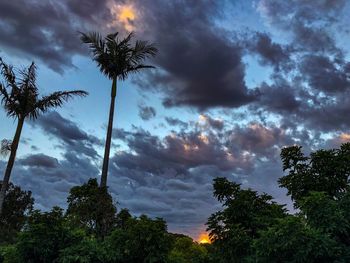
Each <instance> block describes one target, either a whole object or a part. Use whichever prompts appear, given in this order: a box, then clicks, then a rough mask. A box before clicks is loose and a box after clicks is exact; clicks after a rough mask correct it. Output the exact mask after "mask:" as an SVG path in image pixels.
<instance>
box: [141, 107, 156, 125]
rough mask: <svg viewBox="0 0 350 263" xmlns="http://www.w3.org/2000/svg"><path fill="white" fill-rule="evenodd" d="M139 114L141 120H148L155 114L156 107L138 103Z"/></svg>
mask: <svg viewBox="0 0 350 263" xmlns="http://www.w3.org/2000/svg"><path fill="white" fill-rule="evenodd" d="M138 106H139V116H140V118H141V119H142V120H144V121H148V120H150V119H152V118H154V117H155V116H156V114H157V113H156V109H155V108H153V107H151V106H145V105H138Z"/></svg>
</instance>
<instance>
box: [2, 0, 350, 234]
mask: <svg viewBox="0 0 350 263" xmlns="http://www.w3.org/2000/svg"><path fill="white" fill-rule="evenodd" d="M349 15H350V4H349V2H348V1H346V0H290V1H277V0H241V1H240V0H231V1H228V0H227V1H225V0H222V1H217V0H201V1H200V0H187V1H185V0H173V1H163V0H130V1H127V0H125V1H122V0H120V1H118V0H84V1H81V0H62V1H53V0H52V1H50V0H42V1H37V0H12V1H0V56H1V57H2V58H3V59H4V60H5V61H6V62H9V63H11V64H14V65H15V66H18V67H24V66H26V65H28V64H29V63H30V62H31V61H33V60H34V61H35V62H36V63H37V65H38V68H39V69H38V84H39V88H40V90H41V92H42V93H43V94H48V93H50V92H52V91H55V90H69V89H84V90H86V91H88V92H89V93H90V95H89V96H88V97H87V98H84V99H75V100H74V101H71V102H70V103H68V104H67V105H66V107H64V108H63V109H58V110H57V111H52V112H49V113H47V114H46V115H44V116H42V117H40V118H39V119H38V120H37V121H36V122H35V123H33V122H27V123H25V128H24V130H23V135H22V140H21V144H20V147H19V152H18V158H17V161H16V164H15V168H14V172H13V175H12V180H13V181H14V182H15V183H16V184H19V185H21V186H22V187H23V188H24V189H27V190H31V191H32V192H33V195H34V197H35V199H36V207H37V208H39V209H50V208H51V207H52V206H54V205H59V206H62V207H65V205H66V204H65V202H66V197H67V192H68V191H69V189H70V188H71V187H72V186H75V185H78V184H82V183H84V182H86V181H87V180H88V179H89V178H95V177H99V174H100V170H101V160H102V154H103V145H104V139H105V130H106V124H107V118H108V109H109V98H110V97H109V94H110V86H111V83H110V81H109V80H107V79H106V78H105V77H104V76H103V75H102V74H100V72H99V71H98V69H97V68H96V66H95V64H94V63H93V62H92V61H91V59H90V58H89V54H88V51H87V49H86V48H85V47H84V46H82V45H81V43H80V42H79V38H78V34H77V32H78V31H83V32H86V31H99V32H101V33H102V34H106V33H110V32H115V31H119V32H120V34H121V35H125V34H126V33H127V32H129V31H131V30H132V31H135V33H136V36H137V37H138V38H140V39H144V40H149V41H151V42H155V43H156V45H157V47H158V49H159V53H158V55H157V57H156V58H155V59H153V60H151V61H149V63H151V64H153V65H154V66H156V69H155V70H152V71H148V72H144V73H143V74H139V75H137V76H133V77H132V78H130V79H128V80H127V81H126V82H122V83H119V86H118V97H117V106H116V115H115V125H114V134H113V148H112V151H111V166H110V171H109V178H108V184H109V190H110V191H111V193H112V194H113V197H114V198H115V201H116V202H118V207H119V208H121V207H126V208H129V209H130V210H131V211H132V212H133V213H134V214H135V215H140V214H142V213H145V214H148V215H150V216H152V217H155V216H158V217H163V218H165V219H166V220H167V222H168V224H169V230H171V231H176V232H181V233H185V234H189V235H191V236H192V237H194V238H197V237H198V235H199V234H200V233H201V232H203V230H204V229H205V226H204V223H205V222H206V219H207V218H208V216H209V215H210V214H211V213H212V212H213V211H216V210H218V209H220V205H219V204H218V203H217V202H216V201H215V200H214V198H213V197H212V180H213V178H215V177H217V176H226V177H228V178H229V179H231V180H234V181H236V182H240V183H242V185H243V186H244V187H251V188H254V189H256V190H258V191H261V192H267V193H269V194H271V195H272V196H273V197H274V198H275V199H276V200H277V201H278V202H283V203H287V204H289V203H290V202H289V200H288V198H287V197H286V195H285V191H284V190H283V189H281V188H279V187H278V185H277V179H278V178H279V177H280V176H281V175H283V172H282V169H281V163H280V160H279V153H280V149H281V148H282V147H283V146H287V145H292V144H299V145H303V147H304V149H305V152H310V151H312V150H315V149H318V148H321V147H323V148H329V147H337V146H339V144H340V143H342V142H345V141H347V140H349V139H350V116H349V112H350V62H349V61H350V56H349V51H350V45H349V43H350V31H349V20H348V18H349ZM0 123H1V126H0V139H4V138H6V139H11V138H12V136H13V134H14V131H15V124H16V123H15V121H14V120H13V119H8V118H7V117H6V114H5V112H4V111H3V110H0ZM5 164H6V159H2V160H0V172H1V173H3V172H4V167H5ZM289 207H290V205H289Z"/></svg>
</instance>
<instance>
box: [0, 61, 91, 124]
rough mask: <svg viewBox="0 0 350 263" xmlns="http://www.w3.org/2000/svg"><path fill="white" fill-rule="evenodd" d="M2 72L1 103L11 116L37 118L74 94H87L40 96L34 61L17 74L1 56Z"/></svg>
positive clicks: (68, 93) (59, 92)
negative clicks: (3, 82) (3, 81)
mask: <svg viewBox="0 0 350 263" xmlns="http://www.w3.org/2000/svg"><path fill="white" fill-rule="evenodd" d="M0 68H1V74H2V76H3V78H4V80H5V84H1V83H0V96H1V97H2V100H1V103H2V104H3V106H4V108H5V111H6V113H7V115H8V116H9V117H14V118H23V119H24V118H27V117H29V118H31V119H36V118H37V117H38V115H40V114H41V113H45V112H46V111H47V110H49V109H50V108H55V107H60V106H62V105H63V103H64V102H65V101H67V100H68V99H70V98H71V97H73V96H86V95H87V92H85V91H82V90H75V91H58V92H54V93H52V94H50V95H48V96H43V97H39V90H38V87H37V85H36V77H37V76H36V65H35V64H34V62H33V63H32V64H31V65H30V66H29V67H28V68H27V69H23V70H20V71H19V77H17V76H16V74H15V71H14V68H13V67H12V66H11V65H8V64H6V63H5V62H3V60H2V59H1V58H0Z"/></svg>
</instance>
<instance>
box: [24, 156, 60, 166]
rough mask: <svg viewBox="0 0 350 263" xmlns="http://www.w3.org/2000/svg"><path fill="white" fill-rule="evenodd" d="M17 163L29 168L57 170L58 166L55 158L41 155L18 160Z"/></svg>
mask: <svg viewBox="0 0 350 263" xmlns="http://www.w3.org/2000/svg"><path fill="white" fill-rule="evenodd" d="M19 163H20V164H22V165H24V166H30V167H33V166H36V167H43V168H57V166H58V160H57V159H56V158H52V157H50V156H47V155H45V154H42V153H39V154H33V155H29V156H27V157H26V158H23V159H20V160H19Z"/></svg>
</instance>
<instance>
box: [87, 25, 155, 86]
mask: <svg viewBox="0 0 350 263" xmlns="http://www.w3.org/2000/svg"><path fill="white" fill-rule="evenodd" d="M118 35H119V34H118V32H116V33H113V34H109V35H107V36H106V37H105V38H104V39H102V37H101V35H100V34H99V33H96V32H92V33H88V34H85V33H81V41H82V42H83V43H85V44H88V45H89V49H90V50H91V52H92V55H93V60H94V61H96V62H97V65H98V67H99V69H100V71H101V72H102V73H103V74H105V75H106V76H107V77H108V78H110V79H114V78H119V79H122V80H124V79H126V78H127V76H128V75H129V74H130V73H133V72H137V71H140V70H142V69H146V68H153V66H147V65H144V64H142V63H143V61H144V60H146V59H147V58H148V57H153V56H155V55H156V53H157V51H158V50H157V48H156V47H155V46H154V45H153V44H149V43H148V42H147V41H136V42H135V44H134V45H132V43H133V41H132V38H133V37H134V33H133V32H131V33H129V34H128V35H127V36H126V37H125V38H123V39H119V38H118Z"/></svg>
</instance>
